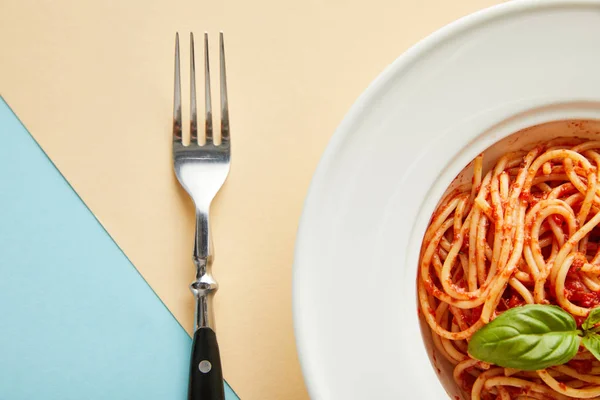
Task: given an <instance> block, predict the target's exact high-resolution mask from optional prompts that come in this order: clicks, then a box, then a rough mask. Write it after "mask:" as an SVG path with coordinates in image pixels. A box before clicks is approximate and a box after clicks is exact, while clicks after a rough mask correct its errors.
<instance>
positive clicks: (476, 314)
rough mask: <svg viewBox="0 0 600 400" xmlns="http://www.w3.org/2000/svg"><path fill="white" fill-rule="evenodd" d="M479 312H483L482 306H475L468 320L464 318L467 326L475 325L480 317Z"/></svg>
mask: <svg viewBox="0 0 600 400" xmlns="http://www.w3.org/2000/svg"><path fill="white" fill-rule="evenodd" d="M481 311H483V305H480V306H477V307H475V308H473V309H471V315H470V317H469V318H465V319H466V321H467V323H468V324H469V326H471V325H475V324H476V323H477V321H479V318H480V317H481Z"/></svg>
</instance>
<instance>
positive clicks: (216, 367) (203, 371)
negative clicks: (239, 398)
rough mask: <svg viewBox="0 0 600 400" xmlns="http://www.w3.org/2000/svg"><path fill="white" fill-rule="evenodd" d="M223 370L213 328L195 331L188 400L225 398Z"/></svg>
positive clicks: (220, 399)
mask: <svg viewBox="0 0 600 400" xmlns="http://www.w3.org/2000/svg"><path fill="white" fill-rule="evenodd" d="M224 399H225V388H224V386H223V371H222V369H221V356H220V353H219V345H218V343H217V335H216V334H215V331H213V330H212V329H211V328H208V327H203V328H198V329H197V330H196V332H195V333H194V340H193V343H192V357H191V366H190V382H189V389H188V400H224Z"/></svg>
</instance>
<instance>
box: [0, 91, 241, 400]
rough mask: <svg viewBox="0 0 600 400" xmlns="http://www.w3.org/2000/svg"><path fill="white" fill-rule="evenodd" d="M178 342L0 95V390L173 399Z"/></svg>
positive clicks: (229, 395) (169, 321)
mask: <svg viewBox="0 0 600 400" xmlns="http://www.w3.org/2000/svg"><path fill="white" fill-rule="evenodd" d="M182 290H186V288H182ZM190 346H191V339H190V337H189V335H188V334H187V332H186V331H185V330H184V329H183V328H182V327H181V326H180V325H179V324H178V322H177V321H176V320H175V318H174V317H173V316H172V315H171V313H170V312H169V311H168V310H167V309H166V307H165V306H164V304H163V303H162V302H161V301H160V299H159V298H158V297H157V296H156V294H155V293H154V292H153V291H152V289H151V288H150V287H149V286H148V284H147V283H146V282H145V281H144V279H143V278H142V277H141V275H140V274H139V273H138V272H137V270H136V269H135V268H134V267H133V265H131V263H130V261H129V260H128V259H127V257H126V256H125V255H124V254H123V253H122V251H121V250H120V248H119V247H118V246H117V245H116V244H115V243H114V241H113V240H112V239H111V237H110V236H109V235H108V233H107V232H106V231H105V230H104V229H103V227H102V226H101V225H100V223H99V222H98V221H97V220H96V218H95V217H94V215H93V214H92V213H91V212H90V210H89V209H88V208H87V207H86V206H85V204H84V203H83V202H82V201H81V199H80V198H79V197H78V196H77V194H76V193H75V192H74V191H73V189H72V188H71V187H70V186H69V184H68V183H67V181H66V180H65V179H64V178H63V177H62V175H61V174H60V173H59V172H58V170H57V169H56V168H55V167H54V165H53V164H52V162H51V161H50V160H49V159H48V158H47V156H46V155H45V154H44V152H43V151H42V150H41V148H40V147H39V146H38V145H37V143H36V142H35V140H34V139H33V137H31V135H29V133H28V132H27V130H26V129H25V127H24V126H23V125H22V124H21V122H20V121H19V120H18V118H17V117H16V116H15V115H14V114H13V112H12V111H11V110H10V108H9V107H8V105H7V104H6V102H5V101H4V99H3V98H2V97H0V399H2V400H4V399H6V400H31V399H44V400H83V399H85V400H107V399H111V400H121V399H123V400H133V399H144V400H166V399H168V400H177V399H180V400H184V399H186V396H187V379H188V362H189V356H190V354H189V353H190ZM225 391H226V399H227V400H237V399H238V397H237V396H236V395H235V393H234V392H233V391H232V390H231V388H230V387H229V386H228V385H227V384H225Z"/></svg>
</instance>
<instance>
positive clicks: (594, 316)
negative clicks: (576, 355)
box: [581, 307, 600, 331]
mask: <svg viewBox="0 0 600 400" xmlns="http://www.w3.org/2000/svg"><path fill="white" fill-rule="evenodd" d="M598 322H600V307H596V308H594V309H593V310H592V311H590V314H589V315H588V316H587V318H586V319H585V321H583V324H581V328H582V329H583V330H586V331H587V330H588V329H592V328H593V327H594V326H595V325H596V324H597V323H598Z"/></svg>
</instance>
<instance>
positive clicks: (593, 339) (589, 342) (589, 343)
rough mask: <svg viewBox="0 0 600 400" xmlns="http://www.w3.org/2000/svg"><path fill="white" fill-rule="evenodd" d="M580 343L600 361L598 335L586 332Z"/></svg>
mask: <svg viewBox="0 0 600 400" xmlns="http://www.w3.org/2000/svg"><path fill="white" fill-rule="evenodd" d="M581 343H582V344H583V346H584V347H585V348H586V349H588V350H589V352H590V353H592V354H593V355H594V357H596V358H597V359H598V360H600V335H598V334H596V333H592V332H587V333H586V334H585V336H584V337H583V339H582V340H581Z"/></svg>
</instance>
